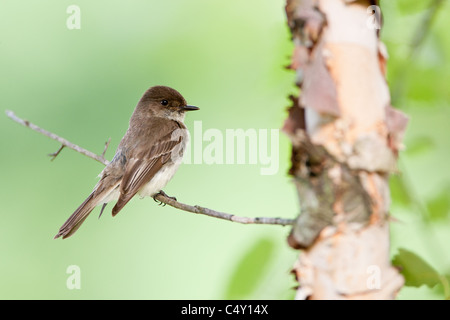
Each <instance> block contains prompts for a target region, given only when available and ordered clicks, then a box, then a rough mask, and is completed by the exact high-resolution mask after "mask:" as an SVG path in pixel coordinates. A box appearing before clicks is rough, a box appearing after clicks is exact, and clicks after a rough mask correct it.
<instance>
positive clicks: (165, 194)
mask: <svg viewBox="0 0 450 320" xmlns="http://www.w3.org/2000/svg"><path fill="white" fill-rule="evenodd" d="M158 195H162V196H164V197H166V198H169V199H172V200H175V201H177V198H175V197H171V196H168V195H167V193H165V192H164V191H162V190H161V191H159V192H158V193H157V194H155V195H154V196H153V200H155V202H156V203H158V202H159V203H158V205H159V206H160V205H163V207H165V206H166V203H164V202H162V201H160V200H158V199H156V197H157V196H158Z"/></svg>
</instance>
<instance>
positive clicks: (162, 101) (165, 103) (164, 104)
mask: <svg viewBox="0 0 450 320" xmlns="http://www.w3.org/2000/svg"><path fill="white" fill-rule="evenodd" d="M161 104H162V105H163V106H167V105H168V104H169V101H167V100H161Z"/></svg>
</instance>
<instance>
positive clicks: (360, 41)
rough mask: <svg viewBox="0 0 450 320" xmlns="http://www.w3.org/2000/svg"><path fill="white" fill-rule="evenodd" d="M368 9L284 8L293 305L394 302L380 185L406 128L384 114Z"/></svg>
mask: <svg viewBox="0 0 450 320" xmlns="http://www.w3.org/2000/svg"><path fill="white" fill-rule="evenodd" d="M376 4H377V3H376V1H368V0H367V1H362V0H360V1H351V0H287V4H286V14H287V18H288V25H289V27H290V29H291V32H292V38H293V41H294V44H295V50H294V53H293V57H292V63H291V66H290V68H291V69H293V70H295V71H296V74H297V78H296V79H297V85H298V86H299V88H300V95H299V97H298V98H297V97H291V100H292V102H293V105H292V106H291V107H290V109H289V116H288V118H287V119H286V121H285V124H284V127H283V131H284V132H285V133H286V134H287V135H288V136H289V137H290V139H291V141H292V157H291V161H292V165H291V169H290V172H289V173H290V174H291V175H292V176H293V177H294V181H295V185H296V187H297V191H298V197H299V202H300V207H301V213H300V215H299V216H298V218H297V219H296V223H295V224H294V226H293V228H292V230H291V233H290V235H289V237H288V243H289V245H290V246H292V247H293V248H297V249H303V251H302V252H301V254H300V257H299V259H298V261H297V263H296V264H295V265H294V268H293V273H294V274H295V275H296V278H297V280H298V283H299V287H298V290H297V295H296V298H298V299H393V298H395V296H396V293H397V292H398V290H399V289H400V288H401V287H402V286H403V282H404V281H403V278H402V276H401V275H400V274H399V272H398V271H397V270H396V269H395V268H394V267H392V265H391V263H390V256H389V224H388V212H389V205H390V195H389V185H388V178H389V174H390V173H392V172H395V171H396V161H397V156H398V151H399V150H400V149H401V148H402V144H401V143H402V142H401V141H402V137H403V133H404V130H405V129H406V124H407V120H408V119H407V117H406V116H405V115H404V114H403V113H401V112H400V111H398V110H395V109H393V108H392V107H391V104H390V95H389V89H388V86H387V83H386V80H385V70H386V60H387V53H386V48H385V47H384V45H383V43H382V42H381V41H380V39H379V37H378V30H377V29H374V28H370V27H369V26H368V19H369V18H370V15H369V14H368V7H369V6H370V5H376ZM369 12H370V11H369Z"/></svg>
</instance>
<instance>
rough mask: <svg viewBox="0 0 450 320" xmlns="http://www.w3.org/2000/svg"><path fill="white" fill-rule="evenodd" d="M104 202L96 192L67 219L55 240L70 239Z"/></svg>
mask: <svg viewBox="0 0 450 320" xmlns="http://www.w3.org/2000/svg"><path fill="white" fill-rule="evenodd" d="M101 200H102V197H99V195H98V194H96V191H95V190H94V191H93V192H92V193H91V194H90V195H89V197H87V199H86V200H84V202H83V203H82V204H81V205H80V206H79V207H78V208H77V210H75V212H74V213H72V215H71V216H70V217H69V219H67V221H66V222H64V224H63V225H62V226H61V228H59V231H58V234H57V235H56V236H55V238H54V239H57V238H59V237H62V238H63V239H65V238H68V237H70V236H71V235H73V234H74V233H75V231H77V230H78V228H79V227H80V226H81V224H82V223H83V222H84V220H86V218H87V217H88V215H89V214H90V213H91V212H92V210H94V208H95V207H96V206H97V205H98V204H99V202H100V201H101Z"/></svg>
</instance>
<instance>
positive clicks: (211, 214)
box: [6, 110, 295, 226]
mask: <svg viewBox="0 0 450 320" xmlns="http://www.w3.org/2000/svg"><path fill="white" fill-rule="evenodd" d="M6 115H7V116H8V117H9V118H11V119H12V120H14V121H15V122H17V123H20V124H21V125H23V126H25V127H28V128H30V129H32V130H34V131H36V132H39V133H41V134H43V135H45V136H47V137H49V138H51V139H53V140H56V141H58V142H60V143H61V147H60V148H59V149H58V151H56V152H55V153H52V154H50V156H52V157H53V159H54V158H55V157H56V156H57V155H58V154H59V153H60V152H61V150H62V149H63V148H64V147H69V148H71V149H72V150H75V151H77V152H79V153H81V154H83V155H85V156H87V157H89V158H91V159H94V160H96V161H98V162H100V163H103V164H104V165H105V166H106V165H107V164H108V163H109V162H108V160H106V159H105V158H104V156H105V153H106V150H107V149H108V146H109V143H110V141H111V138H109V139H108V141H107V142H106V143H105V149H104V150H103V153H102V155H101V156H99V155H97V154H95V153H93V152H91V151H88V150H86V149H84V148H82V147H80V146H77V145H75V144H73V143H71V142H70V141H67V140H66V139H64V138H61V137H60V136H57V135H56V134H54V133H51V132H48V131H46V130H44V129H42V128H40V127H38V126H37V125H35V124H32V123H31V122H29V121H27V120H23V119H21V118H19V117H17V116H16V115H15V114H14V112H12V111H9V110H7V111H6ZM155 199H157V200H158V201H160V202H162V203H165V204H168V205H169V206H171V207H174V208H176V209H180V210H183V211H187V212H192V213H197V214H203V215H207V216H209V217H213V218H218V219H223V220H228V221H233V222H238V223H242V224H271V225H282V226H287V225H293V224H294V221H295V220H294V219H282V218H261V217H259V218H248V217H239V216H235V215H233V214H229V213H224V212H220V211H215V210H212V209H208V208H204V207H200V206H190V205H187V204H184V203H181V202H178V201H176V200H175V199H172V198H170V197H168V196H164V195H163V194H158V195H156V196H155ZM103 209H104V207H103ZM103 209H102V211H103Z"/></svg>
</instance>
